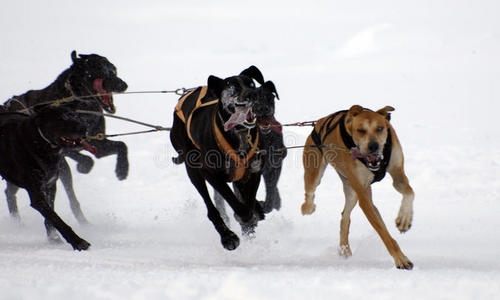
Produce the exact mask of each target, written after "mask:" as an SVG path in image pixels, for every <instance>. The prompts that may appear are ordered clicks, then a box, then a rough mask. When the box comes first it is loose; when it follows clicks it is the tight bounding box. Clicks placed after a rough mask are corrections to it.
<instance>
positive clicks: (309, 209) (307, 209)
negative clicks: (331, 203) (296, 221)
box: [301, 202, 316, 215]
mask: <svg viewBox="0 0 500 300" xmlns="http://www.w3.org/2000/svg"><path fill="white" fill-rule="evenodd" d="M301 210H302V214H303V215H310V214H312V213H314V211H315V210H316V204H314V203H311V202H304V203H303V204H302V207H301Z"/></svg>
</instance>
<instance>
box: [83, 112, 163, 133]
mask: <svg viewBox="0 0 500 300" xmlns="http://www.w3.org/2000/svg"><path fill="white" fill-rule="evenodd" d="M75 112H77V113H81V114H90V115H96V116H104V117H109V118H114V119H118V120H122V121H127V122H131V123H135V124H139V125H143V126H146V127H151V128H154V129H155V130H156V131H170V129H171V128H168V127H163V126H159V125H153V124H148V123H145V122H141V121H137V120H133V119H130V118H125V117H120V116H117V115H112V114H105V113H101V112H97V111H90V110H80V109H77V110H76V111H75Z"/></svg>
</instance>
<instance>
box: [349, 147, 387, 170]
mask: <svg viewBox="0 0 500 300" xmlns="http://www.w3.org/2000/svg"><path fill="white" fill-rule="evenodd" d="M351 156H352V158H353V159H356V158H361V159H363V160H364V161H365V164H366V167H367V168H368V170H370V171H373V172H375V171H378V170H379V169H380V166H381V164H382V160H383V159H384V155H383V154H382V153H371V154H363V153H361V151H360V150H359V149H358V148H356V147H354V148H352V149H351Z"/></svg>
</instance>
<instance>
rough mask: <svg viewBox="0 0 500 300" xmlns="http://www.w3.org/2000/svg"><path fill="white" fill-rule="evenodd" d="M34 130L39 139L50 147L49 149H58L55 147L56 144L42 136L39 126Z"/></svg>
mask: <svg viewBox="0 0 500 300" xmlns="http://www.w3.org/2000/svg"><path fill="white" fill-rule="evenodd" d="M36 130H37V131H38V134H39V135H40V137H41V138H42V139H43V140H44V141H46V142H47V143H48V144H49V145H50V147H51V148H52V149H56V148H59V146H57V145H56V144H54V143H53V142H52V141H51V140H49V139H48V138H47V137H46V136H45V134H43V132H42V129H40V127H39V126H37V127H36Z"/></svg>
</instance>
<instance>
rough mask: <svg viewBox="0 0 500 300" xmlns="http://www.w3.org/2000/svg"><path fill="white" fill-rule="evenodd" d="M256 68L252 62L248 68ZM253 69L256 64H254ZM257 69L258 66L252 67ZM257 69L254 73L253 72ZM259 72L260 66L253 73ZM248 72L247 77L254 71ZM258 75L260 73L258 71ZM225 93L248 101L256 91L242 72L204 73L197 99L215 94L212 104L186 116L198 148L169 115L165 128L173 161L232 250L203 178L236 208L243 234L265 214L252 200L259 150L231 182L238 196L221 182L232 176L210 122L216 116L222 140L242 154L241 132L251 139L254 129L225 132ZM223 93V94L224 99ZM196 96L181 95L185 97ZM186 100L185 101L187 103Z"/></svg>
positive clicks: (234, 239)
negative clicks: (224, 75) (203, 89)
mask: <svg viewBox="0 0 500 300" xmlns="http://www.w3.org/2000/svg"><path fill="white" fill-rule="evenodd" d="M253 68H255V67H253ZM255 69H257V68H255ZM257 71H258V69H257ZM254 74H257V73H254ZM258 74H260V71H259V72H258ZM258 74H257V75H252V76H258ZM260 76H262V75H260ZM227 95H230V96H231V97H229V98H231V99H233V100H234V101H233V102H244V103H247V104H249V105H253V104H254V103H255V102H256V101H257V100H258V99H257V98H258V97H259V94H258V93H257V91H256V89H255V85H254V83H253V80H252V77H249V76H247V75H239V76H232V77H229V78H226V79H220V78H217V77H215V76H210V77H209V78H208V92H207V95H206V96H205V97H204V98H203V99H202V102H207V101H210V100H214V99H219V102H218V104H217V105H211V106H207V107H203V108H201V109H198V110H196V111H195V112H194V115H193V117H192V121H191V128H192V130H190V132H191V134H192V138H193V140H194V141H195V142H196V144H198V145H199V147H200V149H198V148H197V147H196V146H195V145H194V144H193V142H192V141H191V140H190V138H189V137H188V133H187V128H186V125H185V124H184V122H183V121H182V120H181V119H180V118H179V117H178V116H177V114H174V122H173V126H172V130H171V132H170V140H171V142H172V145H173V146H174V148H175V149H176V151H177V152H178V154H179V157H178V158H176V161H177V162H181V161H183V162H184V163H185V166H186V170H187V173H188V176H189V178H190V180H191V182H192V183H193V185H194V186H195V187H196V189H197V190H198V192H199V193H200V195H201V196H202V198H203V200H204V201H205V205H206V207H207V210H208V218H209V219H210V221H212V223H213V225H214V227H215V229H216V230H217V232H218V233H219V234H220V237H221V243H222V245H223V247H224V248H226V249H228V250H234V249H236V248H237V247H238V246H239V238H238V236H237V235H236V234H235V233H233V232H232V231H231V230H230V229H229V228H228V227H227V225H226V224H225V223H224V221H223V220H222V218H221V215H220V214H219V211H218V210H217V209H216V207H215V206H214V204H213V202H212V200H211V199H210V195H209V192H208V190H207V186H206V182H208V183H210V184H211V185H212V186H213V188H214V189H215V190H216V191H217V192H219V193H220V194H221V195H222V196H223V197H224V199H226V201H227V202H228V204H229V205H230V206H231V208H232V209H233V210H234V212H235V217H236V219H237V220H238V222H239V223H240V224H241V225H242V229H243V233H244V234H249V233H251V232H253V230H254V228H255V227H256V226H257V222H258V221H259V220H261V219H263V218H264V214H263V212H262V208H261V207H260V204H259V203H258V202H257V200H256V199H255V195H256V193H257V188H258V186H259V182H260V176H261V174H262V165H263V162H262V160H261V159H260V158H259V156H258V155H256V156H255V158H254V159H252V162H251V163H250V165H251V167H249V170H248V171H247V172H246V175H245V177H244V178H243V179H241V180H238V181H235V182H234V185H235V186H236V187H237V188H238V190H239V191H240V192H241V194H242V201H240V200H239V199H238V197H237V196H236V195H235V194H234V193H233V191H232V190H231V188H230V187H229V186H228V185H227V183H226V182H228V181H232V176H231V172H232V170H231V161H230V159H228V157H227V155H226V154H225V153H223V152H222V151H221V150H220V149H219V146H218V145H217V141H216V137H215V133H214V128H213V126H212V124H213V118H214V117H215V120H216V124H217V126H218V127H219V128H220V130H221V132H223V134H224V136H225V138H226V140H227V141H228V142H229V143H230V144H231V145H232V147H233V149H235V150H236V149H238V151H240V152H242V153H245V152H248V151H249V150H250V146H249V145H248V144H247V142H246V139H242V138H241V135H242V133H243V134H245V136H246V134H247V132H249V133H250V135H251V138H252V140H255V137H256V134H257V131H258V129H257V128H253V129H250V130H249V131H248V129H245V128H243V130H242V129H241V128H233V129H231V130H229V131H228V132H224V129H223V122H224V121H226V120H228V119H229V117H230V115H231V112H233V111H234V109H235V108H234V103H233V102H232V101H229V100H227V97H226V96H227ZM224 97H226V99H224ZM195 100H196V99H190V98H188V99H186V101H187V102H189V101H190V102H192V101H195ZM186 105H190V104H189V103H188V104H186Z"/></svg>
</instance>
